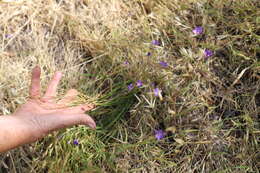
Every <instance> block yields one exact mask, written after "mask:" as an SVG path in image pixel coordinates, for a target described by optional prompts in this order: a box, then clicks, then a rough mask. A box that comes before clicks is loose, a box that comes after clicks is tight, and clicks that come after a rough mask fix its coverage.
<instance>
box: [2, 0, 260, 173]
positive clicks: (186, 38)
mask: <svg viewBox="0 0 260 173" xmlns="http://www.w3.org/2000/svg"><path fill="white" fill-rule="evenodd" d="M5 5H6V4H5ZM23 5H24V6H25V7H28V6H30V8H31V10H28V11H26V10H25V11H23V9H22V8H21V7H20V6H17V4H9V6H6V9H4V6H2V7H1V11H3V12H4V10H6V12H5V13H3V14H1V20H2V21H3V26H4V27H3V29H1V32H2V35H3V40H2V42H1V44H2V45H3V46H2V47H3V48H2V49H1V61H0V63H1V69H0V82H1V83H0V84H1V86H0V87H1V92H2V93H4V94H2V95H0V96H1V97H0V98H1V105H3V106H1V111H2V112H3V113H4V114H8V113H9V112H12V111H13V110H14V109H15V108H16V106H17V104H18V103H22V102H23V101H24V99H25V97H26V95H25V93H26V92H25V91H26V89H27V84H28V82H29V77H28V74H29V73H28V72H29V70H30V69H31V66H32V65H33V64H40V65H41V66H42V67H43V68H44V69H45V72H46V75H47V74H48V75H49V73H51V72H53V71H54V70H56V69H59V70H63V71H64V72H65V76H64V80H63V83H62V87H61V93H64V91H65V90H66V89H68V88H71V87H74V88H76V89H78V90H79V91H80V92H81V94H82V95H81V96H80V97H79V99H78V101H77V102H76V103H82V102H86V101H88V102H92V103H94V104H95V105H96V108H95V110H93V111H92V112H89V114H90V115H91V116H92V117H93V118H94V119H95V120H96V122H97V129H96V130H95V131H93V130H90V129H88V128H87V127H84V126H77V127H72V128H69V129H66V130H62V131H60V132H56V133H54V134H52V135H49V136H48V137H47V138H45V139H43V140H41V141H39V142H37V143H36V144H32V145H30V146H26V147H22V148H20V149H17V150H14V151H12V152H9V153H8V154H9V155H8V156H7V155H5V156H3V157H0V158H1V159H2V165H1V167H0V171H1V170H7V171H11V170H14V169H15V170H16V171H17V172H30V171H31V172H44V171H45V172H55V173H56V172H178V173H181V172H183V173H186V172H216V173H217V172H218V173H219V172H257V171H258V169H257V167H259V163H258V160H257V159H258V157H259V156H257V154H259V133H260V132H259V131H260V129H259V121H258V116H259V111H260V110H259V107H260V93H259V91H260V66H259V64H260V63H259V51H260V49H259V30H260V28H259V26H260V25H259V23H260V20H259V17H258V16H259V5H260V4H259V2H258V1H243V0H238V1H228V0H218V1H217V0H215V1H175V0H173V1H169V0H158V1H149V0H148V1H140V0H134V1H125V2H122V1H117V0H115V1H112V0H108V1H102V0H98V1H92V0H90V1H80V2H70V1H66V0H65V1H60V2H58V3H56V2H47V1H44V2H42V3H39V2H36V3H32V2H31V1H28V2H24V4H23ZM14 9H16V12H17V13H19V14H20V15H22V14H25V13H26V14H27V15H28V16H29V19H30V18H32V19H33V20H29V19H28V18H26V17H25V18H22V17H17V19H16V18H15V17H14V16H12V15H14ZM18 9H19V10H20V11H19V10H18ZM8 10H9V11H8ZM36 14H37V15H36ZM7 16H9V17H10V18H11V19H13V20H11V19H10V21H8V20H6V17H7ZM11 16H12V17H11ZM15 19H16V20H15ZM18 19H19V20H18ZM26 22H28V24H26ZM17 23H18V24H19V25H18V24H17ZM24 26H26V27H24ZM197 26H202V27H203V32H202V33H201V34H198V35H197V36H196V35H194V33H193V29H194V28H195V27H197ZM19 27H20V28H22V30H21V31H20V30H19ZM14 31H17V33H16V35H15V37H14V38H13V41H12V40H11V41H10V38H4V37H5V36H4V35H5V34H10V33H13V32H14ZM18 31H19V32H18ZM38 33H40V34H38ZM153 40H158V41H159V44H157V43H156V44H154V41H153ZM23 42H25V43H27V44H26V46H24V45H25V44H22V43H23ZM11 43H13V45H12V44H11ZM34 45H38V46H34ZM5 47H8V48H5ZM205 50H210V51H212V52H213V56H208V57H205ZM148 53H149V54H148ZM207 55H209V53H207ZM12 56H14V57H15V58H14V59H11V57H12ZM7 57H8V58H7ZM126 61H127V62H128V63H125V62H126ZM162 62H164V63H162ZM165 63H167V65H166V64H165ZM78 64H80V65H78ZM14 69H17V70H15V73H14ZM72 69H74V70H72ZM9 78H12V79H14V80H15V79H17V80H15V82H14V81H10V80H7V79H9ZM47 78H48V77H44V80H43V83H44V84H45V80H46V79H47ZM138 80H140V81H142V84H143V86H142V87H140V88H138V87H137V86H136V82H137V81H138ZM25 81H26V82H25ZM131 83H132V84H133V86H134V89H133V90H131V91H129V90H128V85H129V84H131ZM2 86H3V87H2ZM9 86H13V87H14V88H16V89H17V90H10V87H9ZM155 88H158V89H160V90H161V93H160V94H159V96H156V95H155V93H154V89H155ZM19 89H20V90H19ZM0 94H1V93H0ZM15 94H16V95H15ZM14 98H15V99H14ZM14 100H15V101H14ZM156 129H162V130H164V131H165V132H166V136H165V137H164V138H163V139H162V140H156V138H155V136H154V131H155V130H156ZM74 140H78V142H79V145H76V144H73V141H74ZM14 158H15V159H14ZM6 166H8V168H7V167H6ZM25 170H26V171H25Z"/></svg>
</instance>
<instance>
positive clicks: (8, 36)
mask: <svg viewBox="0 0 260 173" xmlns="http://www.w3.org/2000/svg"><path fill="white" fill-rule="evenodd" d="M12 37H13V36H12V34H6V35H5V38H12Z"/></svg>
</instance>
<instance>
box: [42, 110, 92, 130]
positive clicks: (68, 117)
mask: <svg viewBox="0 0 260 173" xmlns="http://www.w3.org/2000/svg"><path fill="white" fill-rule="evenodd" d="M42 118H43V117H42ZM46 118H47V117H46ZM45 122H48V123H44V124H45V125H46V126H47V127H43V128H44V129H46V130H47V131H48V132H51V131H54V130H59V129H62V128H67V127H71V126H74V125H87V126H89V127H91V128H93V129H95V128H96V123H95V121H94V120H93V119H92V118H91V117H90V116H89V115H86V114H84V113H82V114H62V115H61V114H55V115H51V116H48V120H47V121H45Z"/></svg>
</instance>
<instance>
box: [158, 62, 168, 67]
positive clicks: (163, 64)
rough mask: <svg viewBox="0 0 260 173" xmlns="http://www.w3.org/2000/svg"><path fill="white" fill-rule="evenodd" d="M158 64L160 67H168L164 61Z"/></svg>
mask: <svg viewBox="0 0 260 173" xmlns="http://www.w3.org/2000/svg"><path fill="white" fill-rule="evenodd" d="M159 64H160V65H161V66H162V67H168V63H167V62H165V61H160V62H159Z"/></svg>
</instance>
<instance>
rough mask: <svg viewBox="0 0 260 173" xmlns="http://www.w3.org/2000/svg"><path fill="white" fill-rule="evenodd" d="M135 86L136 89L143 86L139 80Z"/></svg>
mask: <svg viewBox="0 0 260 173" xmlns="http://www.w3.org/2000/svg"><path fill="white" fill-rule="evenodd" d="M136 86H137V87H138V88H141V87H142V86H143V82H142V81H141V80H138V81H137V82H136Z"/></svg>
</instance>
